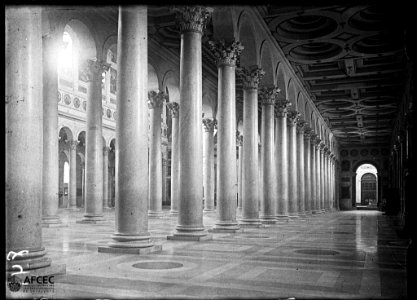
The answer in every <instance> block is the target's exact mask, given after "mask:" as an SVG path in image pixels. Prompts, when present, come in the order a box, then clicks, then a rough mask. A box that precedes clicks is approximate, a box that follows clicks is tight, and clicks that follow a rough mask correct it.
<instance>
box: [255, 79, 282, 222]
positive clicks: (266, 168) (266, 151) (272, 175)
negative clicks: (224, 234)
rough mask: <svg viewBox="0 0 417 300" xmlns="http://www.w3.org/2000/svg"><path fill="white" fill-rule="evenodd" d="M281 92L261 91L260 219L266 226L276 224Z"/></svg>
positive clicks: (275, 90) (273, 89)
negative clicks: (276, 149) (276, 147)
mask: <svg viewBox="0 0 417 300" xmlns="http://www.w3.org/2000/svg"><path fill="white" fill-rule="evenodd" d="M279 92H280V90H279V89H278V88H276V87H269V88H268V87H263V88H262V89H261V90H260V91H259V97H260V98H261V102H262V138H261V139H262V144H263V147H262V149H261V151H262V155H261V157H262V176H261V178H262V180H263V189H262V190H261V195H260V196H261V209H260V218H261V221H262V223H264V224H275V223H276V206H277V203H276V202H277V198H276V190H277V189H276V186H275V185H276V184H277V183H276V180H277V178H276V170H275V156H274V106H275V103H276V101H277V99H278V93H279Z"/></svg>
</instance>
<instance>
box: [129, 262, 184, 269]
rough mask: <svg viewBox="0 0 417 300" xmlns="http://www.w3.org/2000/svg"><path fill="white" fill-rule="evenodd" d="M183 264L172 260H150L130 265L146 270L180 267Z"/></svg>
mask: <svg viewBox="0 0 417 300" xmlns="http://www.w3.org/2000/svg"><path fill="white" fill-rule="evenodd" d="M182 266H184V265H183V264H181V263H178V262H172V261H152V262H147V261H144V262H140V263H136V264H134V265H132V267H134V268H138V269H146V270H167V269H176V268H181V267H182Z"/></svg>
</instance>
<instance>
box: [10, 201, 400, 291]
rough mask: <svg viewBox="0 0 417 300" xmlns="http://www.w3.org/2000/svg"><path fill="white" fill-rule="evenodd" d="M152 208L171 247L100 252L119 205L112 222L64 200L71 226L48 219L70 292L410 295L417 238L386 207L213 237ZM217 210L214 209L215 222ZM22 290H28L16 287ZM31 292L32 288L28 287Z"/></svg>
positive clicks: (153, 223) (154, 230)
mask: <svg viewBox="0 0 417 300" xmlns="http://www.w3.org/2000/svg"><path fill="white" fill-rule="evenodd" d="M168 210H169V208H164V213H165V215H164V217H162V218H149V232H150V233H151V236H152V238H153V240H154V242H155V243H156V244H160V245H162V251H161V252H159V253H152V254H150V255H132V254H111V253H99V252H98V251H97V247H98V246H99V245H103V244H106V243H107V242H109V241H110V236H111V234H112V233H113V232H114V210H111V209H109V210H106V211H105V217H106V220H107V221H106V223H104V224H97V225H91V224H76V223H75V222H76V220H79V219H81V218H82V216H83V211H76V212H70V211H68V210H60V212H59V215H60V217H61V218H62V220H63V222H64V224H67V225H68V226H67V227H56V228H55V227H52V228H43V245H44V247H45V248H46V250H47V255H48V256H49V257H50V258H52V261H53V263H54V264H66V274H65V275H62V276H57V277H56V278H55V285H54V291H53V292H51V293H50V294H46V295H44V297H47V298H49V299H51V298H60V299H63V298H65V299H70V298H95V299H97V298H101V299H103V298H105V299H114V298H119V299H126V298H169V299H173V298H181V299H183V298H193V299H195V298H204V299H207V298H211V299H213V298H290V297H294V298H309V299H311V298H317V299H324V298H333V299H334V298H343V299H352V298H360V299H363V298H390V299H392V298H402V297H405V296H406V270H405V253H406V247H407V245H408V240H402V239H400V238H398V237H397V235H396V232H395V228H394V222H395V218H393V217H389V216H385V215H383V214H382V213H381V212H379V211H369V210H362V211H344V212H332V213H326V214H321V215H317V216H311V217H309V218H307V219H297V220H291V221H289V222H284V223H279V224H275V225H265V227H263V228H257V229H250V228H245V229H243V230H242V232H239V233H235V234H224V233H221V234H220V233H213V240H209V241H200V242H184V241H175V240H167V235H169V234H170V233H171V232H172V231H173V229H174V228H175V225H176V220H177V219H176V217H174V216H170V215H169V214H168ZM215 219H216V213H215V212H213V213H205V214H204V225H205V226H206V227H207V228H211V227H212V226H213V225H214V222H215ZM13 296H14V297H15V296H18V294H14V295H13ZM26 296H27V295H26Z"/></svg>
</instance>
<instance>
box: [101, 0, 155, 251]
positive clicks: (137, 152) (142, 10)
mask: <svg viewBox="0 0 417 300" xmlns="http://www.w3.org/2000/svg"><path fill="white" fill-rule="evenodd" d="M147 16H148V9H147V7H146V6H136V7H124V6H121V7H120V8H119V24H118V41H117V63H118V75H119V76H117V99H118V101H117V119H116V155H115V160H116V163H115V165H116V202H115V214H116V222H115V223H116V224H115V225H116V229H115V233H114V234H113V235H112V239H113V241H112V242H110V243H109V244H108V246H102V247H99V249H98V251H99V252H118V253H132V254H142V253H149V252H151V251H156V250H160V249H161V248H162V247H161V246H160V245H158V246H154V244H153V241H152V240H151V237H150V234H149V232H148V214H147V210H148V188H149V185H148V180H149V169H148V168H147V166H148V109H147V100H148V27H147V26H148V17H147Z"/></svg>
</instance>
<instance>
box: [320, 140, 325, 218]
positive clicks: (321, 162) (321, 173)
mask: <svg viewBox="0 0 417 300" xmlns="http://www.w3.org/2000/svg"><path fill="white" fill-rule="evenodd" d="M325 147H326V145H325V144H324V142H323V141H322V142H321V144H320V177H319V178H320V210H321V212H322V213H324V212H326V209H325V207H324V195H325V191H324V152H325V151H326V150H325Z"/></svg>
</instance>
